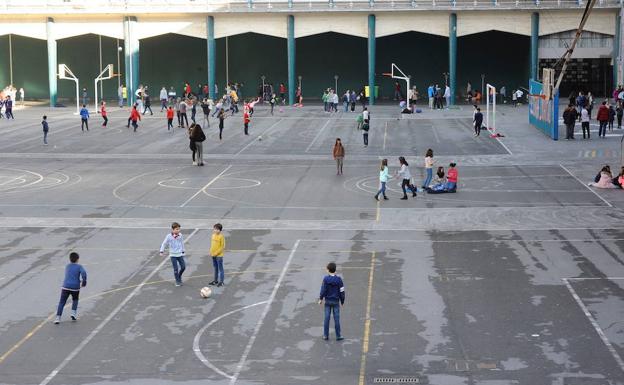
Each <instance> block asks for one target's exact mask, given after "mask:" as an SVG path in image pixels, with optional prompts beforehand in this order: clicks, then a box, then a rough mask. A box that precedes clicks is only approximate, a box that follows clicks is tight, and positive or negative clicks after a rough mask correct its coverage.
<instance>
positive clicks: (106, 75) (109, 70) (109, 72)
mask: <svg viewBox="0 0 624 385" xmlns="http://www.w3.org/2000/svg"><path fill="white" fill-rule="evenodd" d="M113 77H115V72H114V71H113V65H112V64H109V65H107V66H106V68H104V70H103V71H102V72H101V73H100V74H99V75H98V76H97V78H95V86H94V89H95V112H97V111H98V82H99V83H100V87H101V86H102V85H101V83H102V80H107V79H112V78H113Z"/></svg>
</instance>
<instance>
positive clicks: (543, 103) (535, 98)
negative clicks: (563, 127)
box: [528, 79, 559, 140]
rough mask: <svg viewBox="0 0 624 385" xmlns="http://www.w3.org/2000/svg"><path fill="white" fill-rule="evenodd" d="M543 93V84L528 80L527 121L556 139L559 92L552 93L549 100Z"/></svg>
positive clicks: (557, 137) (557, 136)
mask: <svg viewBox="0 0 624 385" xmlns="http://www.w3.org/2000/svg"><path fill="white" fill-rule="evenodd" d="M543 95H544V87H543V84H542V83H540V82H536V81H534V80H532V79H531V80H529V98H528V99H529V123H530V124H531V125H532V126H534V127H535V128H537V129H538V130H540V131H542V132H543V133H544V134H546V135H548V136H550V137H551V138H552V139H553V140H558V139H559V94H555V95H553V98H552V99H550V100H549V99H546V98H544V96H543Z"/></svg>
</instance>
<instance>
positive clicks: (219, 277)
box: [209, 223, 225, 287]
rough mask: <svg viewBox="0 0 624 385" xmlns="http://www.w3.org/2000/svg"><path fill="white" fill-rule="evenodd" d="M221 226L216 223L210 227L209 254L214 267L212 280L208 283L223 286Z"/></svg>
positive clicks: (223, 246) (223, 247)
mask: <svg viewBox="0 0 624 385" xmlns="http://www.w3.org/2000/svg"><path fill="white" fill-rule="evenodd" d="M222 230H223V226H222V225H221V223H217V224H215V225H214V226H213V227H212V238H211V240H210V256H211V257H212V266H213V267H214V281H212V282H210V283H209V285H217V286H218V287H221V286H223V278H224V277H223V276H224V273H223V250H225V237H224V236H223V234H221V231H222Z"/></svg>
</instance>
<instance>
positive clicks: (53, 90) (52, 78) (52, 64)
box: [46, 17, 58, 107]
mask: <svg viewBox="0 0 624 385" xmlns="http://www.w3.org/2000/svg"><path fill="white" fill-rule="evenodd" d="M53 28H54V19H53V18H51V17H48V19H47V20H46V36H47V40H48V86H49V89H50V107H56V99H57V81H58V80H57V74H56V71H58V69H57V67H58V64H57V60H56V39H54V33H53Z"/></svg>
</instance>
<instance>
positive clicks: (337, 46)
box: [282, 20, 368, 104]
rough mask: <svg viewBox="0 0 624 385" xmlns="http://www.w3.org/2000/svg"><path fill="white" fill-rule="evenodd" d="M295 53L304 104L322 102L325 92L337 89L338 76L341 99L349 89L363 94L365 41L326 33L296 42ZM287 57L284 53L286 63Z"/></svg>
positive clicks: (365, 58) (365, 68)
mask: <svg viewBox="0 0 624 385" xmlns="http://www.w3.org/2000/svg"><path fill="white" fill-rule="evenodd" d="M296 22H297V21H296V20H295V23H296ZM296 51H297V52H296V55H297V57H296V63H297V71H296V72H297V76H299V75H301V76H302V77H303V78H302V83H303V88H302V91H303V97H304V104H305V100H306V99H307V100H320V98H321V96H322V94H323V90H325V89H327V88H329V87H331V88H334V75H338V76H339V79H338V93H339V94H340V95H341V94H342V93H344V91H345V90H347V89H356V90H361V89H362V88H363V87H364V85H365V84H367V80H366V79H367V76H368V58H367V47H366V39H363V38H359V37H353V36H348V35H343V34H339V33H333V32H330V33H323V34H320V35H314V36H307V37H302V38H299V39H297V40H296ZM285 56H286V51H285V50H284V53H283V56H282V57H284V61H285ZM285 76H286V73H284V77H285Z"/></svg>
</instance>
